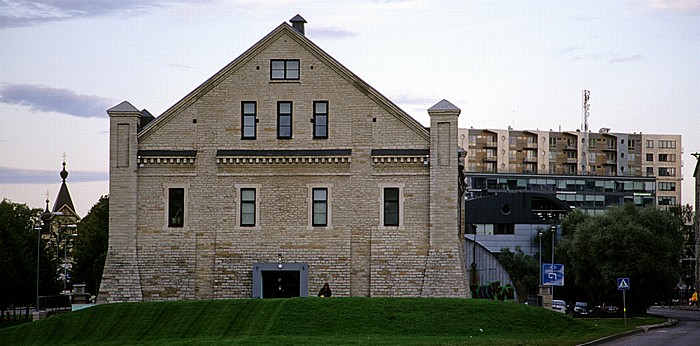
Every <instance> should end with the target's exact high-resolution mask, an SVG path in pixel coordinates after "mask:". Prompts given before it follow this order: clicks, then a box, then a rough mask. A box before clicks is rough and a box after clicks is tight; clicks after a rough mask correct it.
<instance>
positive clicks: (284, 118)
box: [277, 101, 292, 139]
mask: <svg viewBox="0 0 700 346" xmlns="http://www.w3.org/2000/svg"><path fill="white" fill-rule="evenodd" d="M277 138H278V139H290V138H292V102H290V101H280V102H277Z"/></svg>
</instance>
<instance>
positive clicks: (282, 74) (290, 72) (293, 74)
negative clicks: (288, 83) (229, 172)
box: [270, 59, 299, 80]
mask: <svg viewBox="0 0 700 346" xmlns="http://www.w3.org/2000/svg"><path fill="white" fill-rule="evenodd" d="M270 79H273V80H298V79H299V60H281V59H279V60H270Z"/></svg>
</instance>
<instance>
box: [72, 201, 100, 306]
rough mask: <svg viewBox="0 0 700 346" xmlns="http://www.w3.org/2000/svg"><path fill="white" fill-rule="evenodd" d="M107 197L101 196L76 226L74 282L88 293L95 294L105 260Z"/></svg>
mask: <svg viewBox="0 0 700 346" xmlns="http://www.w3.org/2000/svg"><path fill="white" fill-rule="evenodd" d="M108 239H109V197H107V196H102V197H100V200H99V201H98V202H97V203H95V205H93V206H92V208H91V209H90V211H89V212H88V214H87V215H86V216H85V217H84V218H83V219H82V221H81V222H80V224H79V225H78V237H77V238H76V241H75V244H74V249H73V259H74V261H75V263H74V264H73V275H74V282H77V283H80V282H84V283H85V290H86V292H88V293H93V294H97V290H98V289H99V287H100V281H101V280H102V270H103V269H104V265H105V259H106V258H107V241H108Z"/></svg>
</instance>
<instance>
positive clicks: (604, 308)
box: [598, 303, 622, 317]
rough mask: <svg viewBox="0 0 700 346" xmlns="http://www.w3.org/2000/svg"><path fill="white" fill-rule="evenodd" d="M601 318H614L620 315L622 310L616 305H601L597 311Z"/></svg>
mask: <svg viewBox="0 0 700 346" xmlns="http://www.w3.org/2000/svg"><path fill="white" fill-rule="evenodd" d="M598 312H599V314H600V316H601V317H615V316H621V315H622V308H621V307H620V306H618V305H613V304H608V303H603V304H601V305H600V308H599V310H598Z"/></svg>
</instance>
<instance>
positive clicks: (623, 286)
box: [617, 278, 630, 291]
mask: <svg viewBox="0 0 700 346" xmlns="http://www.w3.org/2000/svg"><path fill="white" fill-rule="evenodd" d="M617 289H618V290H620V291H624V290H628V289H630V278H617Z"/></svg>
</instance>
